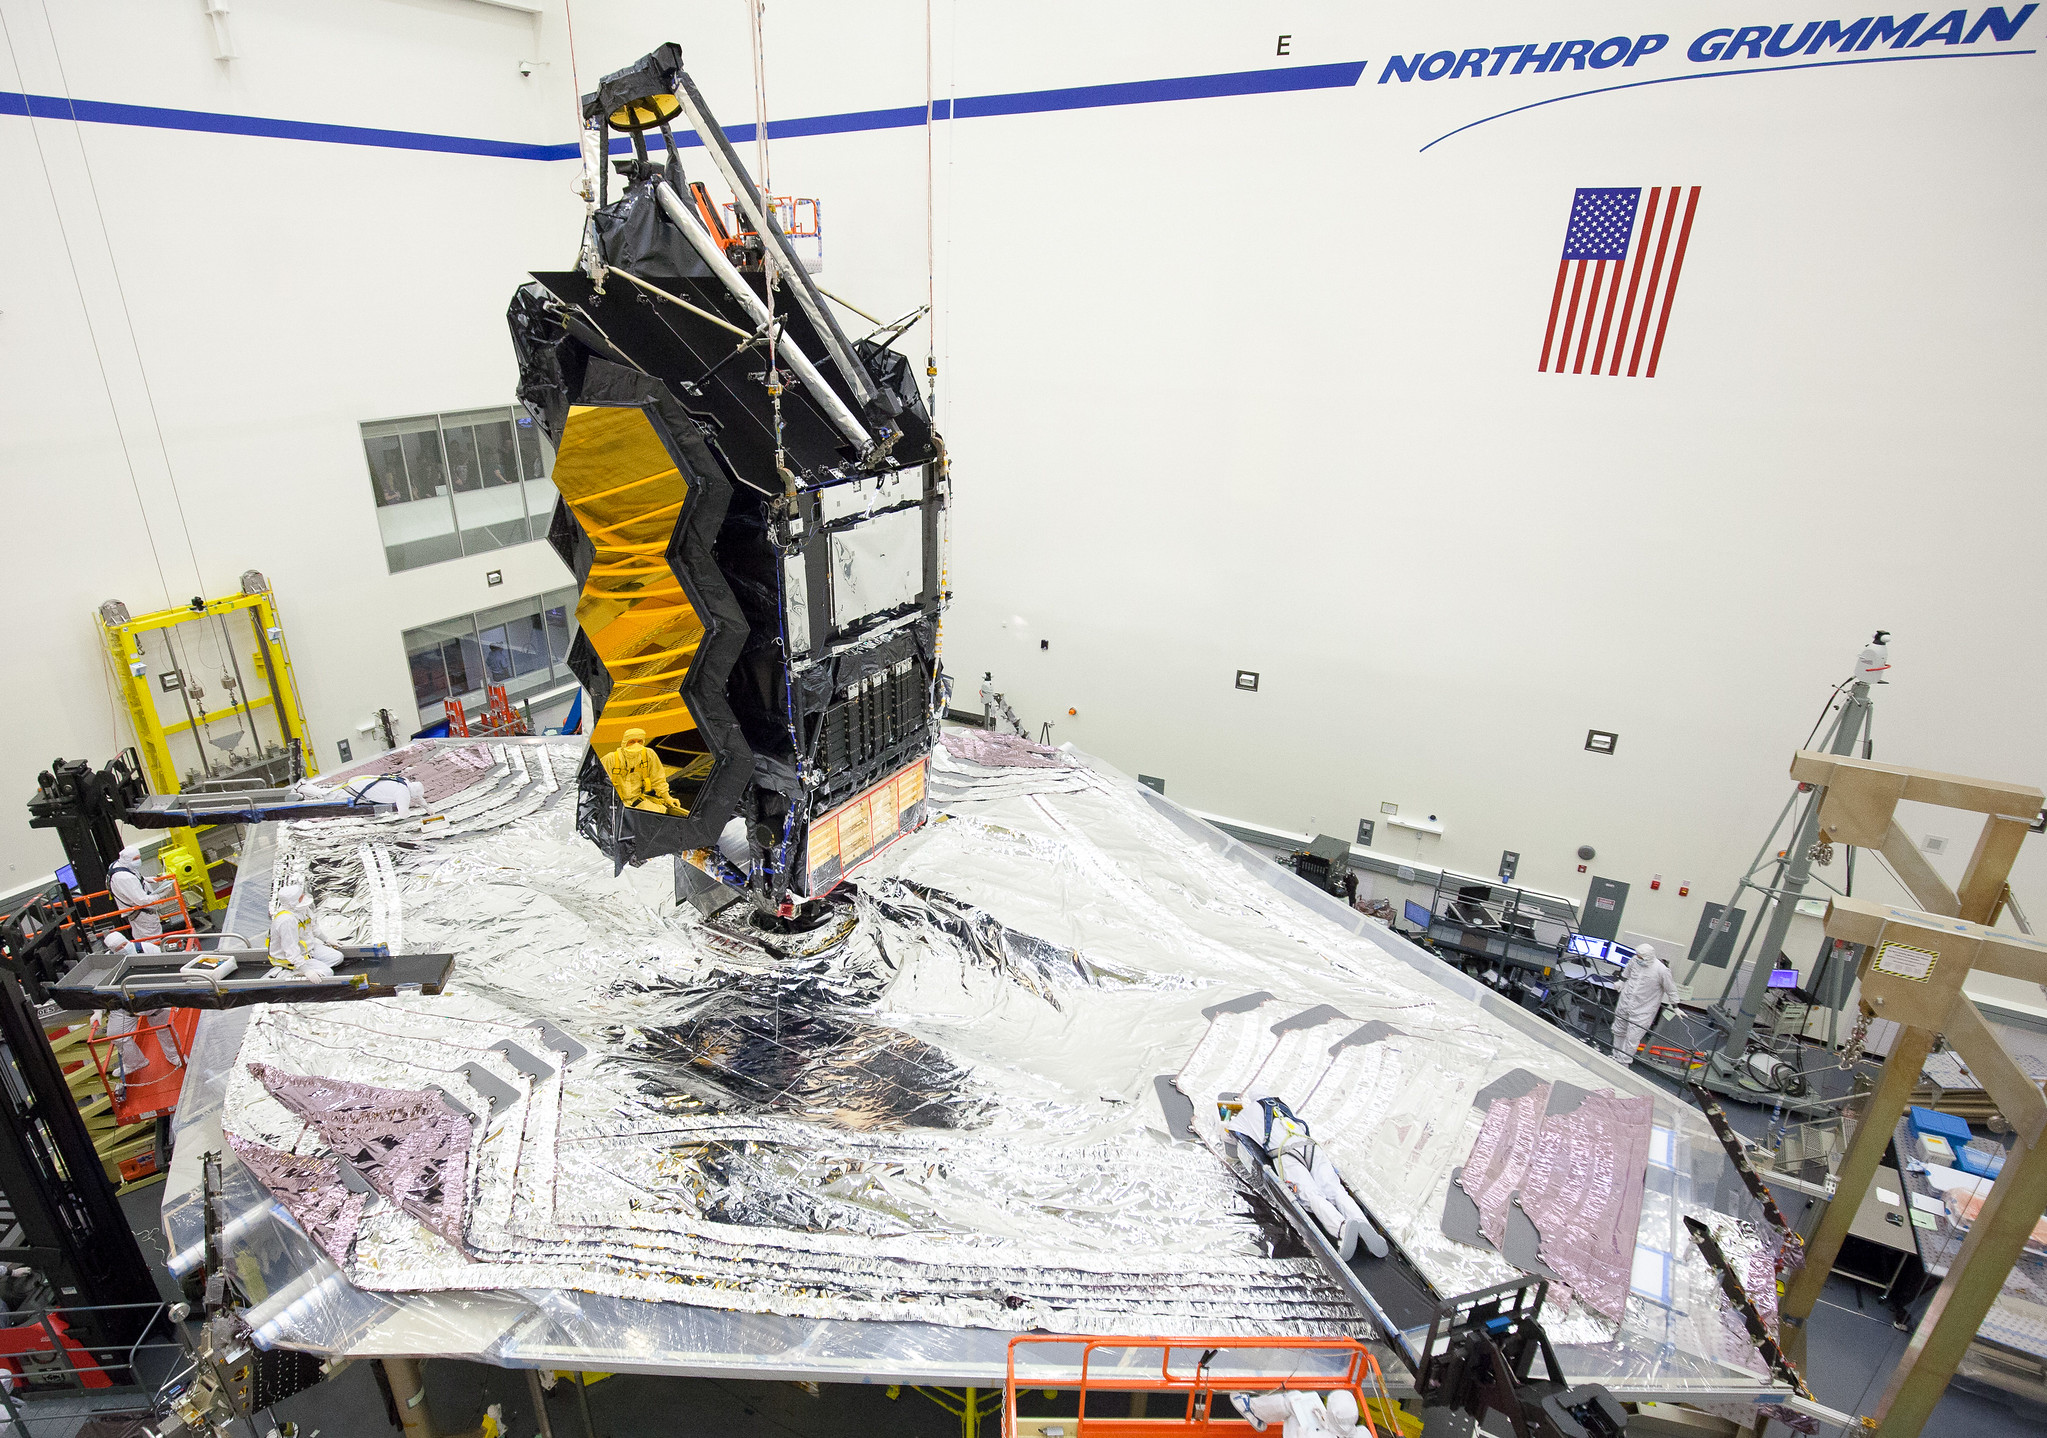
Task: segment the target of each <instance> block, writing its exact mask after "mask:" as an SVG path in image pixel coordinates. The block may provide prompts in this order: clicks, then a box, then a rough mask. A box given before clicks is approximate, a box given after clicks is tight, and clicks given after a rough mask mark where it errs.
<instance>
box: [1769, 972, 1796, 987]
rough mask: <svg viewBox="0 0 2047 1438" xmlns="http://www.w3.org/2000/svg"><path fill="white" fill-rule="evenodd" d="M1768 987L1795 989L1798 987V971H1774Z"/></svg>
mask: <svg viewBox="0 0 2047 1438" xmlns="http://www.w3.org/2000/svg"><path fill="white" fill-rule="evenodd" d="M1768 987H1770V988H1773V989H1795V988H1797V987H1798V970H1796V969H1772V970H1770V982H1769V985H1768Z"/></svg>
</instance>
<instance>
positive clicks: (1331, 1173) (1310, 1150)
mask: <svg viewBox="0 0 2047 1438" xmlns="http://www.w3.org/2000/svg"><path fill="white" fill-rule="evenodd" d="M1216 1110H1217V1112H1219V1113H1220V1114H1221V1115H1222V1121H1223V1128H1224V1129H1225V1130H1226V1131H1228V1132H1230V1133H1232V1134H1235V1135H1236V1136H1237V1137H1239V1138H1241V1139H1244V1140H1247V1141H1248V1142H1249V1143H1250V1144H1251V1145H1252V1146H1253V1147H1254V1148H1255V1149H1256V1150H1257V1151H1258V1152H1259V1153H1260V1154H1262V1155H1263V1156H1264V1157H1265V1158H1266V1159H1267V1160H1268V1161H1269V1162H1270V1163H1271V1164H1272V1166H1273V1167H1274V1168H1276V1169H1277V1170H1279V1176H1280V1178H1282V1179H1283V1180H1285V1182H1286V1186H1287V1187H1288V1188H1290V1189H1292V1190H1293V1191H1294V1196H1295V1197H1296V1198H1298V1199H1300V1201H1301V1202H1302V1203H1303V1204H1304V1205H1305V1206H1306V1207H1307V1209H1308V1211H1309V1212H1310V1213H1312V1214H1314V1215H1315V1218H1316V1220H1317V1221H1318V1222H1319V1223H1321V1225H1322V1227H1323V1228H1324V1229H1326V1230H1327V1231H1328V1233H1329V1236H1330V1237H1331V1238H1334V1239H1336V1240H1337V1253H1338V1256H1339V1257H1340V1258H1342V1259H1343V1261H1344V1262H1346V1263H1348V1262H1350V1259H1351V1255H1352V1254H1354V1253H1356V1252H1357V1248H1358V1244H1359V1243H1361V1242H1362V1243H1363V1244H1364V1246H1365V1249H1366V1251H1367V1252H1369V1253H1370V1254H1371V1255H1372V1256H1373V1257H1374V1258H1384V1257H1385V1256H1386V1240H1385V1239H1384V1238H1383V1237H1381V1236H1380V1233H1379V1230H1378V1229H1376V1228H1374V1227H1372V1222H1371V1220H1370V1219H1368V1218H1366V1217H1365V1211H1364V1210H1363V1209H1362V1208H1360V1207H1358V1201H1357V1200H1356V1199H1354V1198H1352V1197H1351V1196H1350V1190H1349V1189H1347V1188H1345V1187H1344V1186H1343V1177H1342V1175H1340V1174H1338V1173H1337V1171H1336V1165H1335V1164H1334V1163H1332V1162H1331V1161H1330V1159H1329V1155H1328V1154H1326V1153H1324V1152H1323V1151H1322V1149H1321V1147H1320V1146H1319V1145H1318V1144H1317V1143H1316V1142H1315V1140H1314V1138H1313V1137H1311V1136H1310V1134H1309V1133H1308V1125H1307V1124H1305V1123H1303V1122H1302V1121H1301V1120H1300V1119H1298V1118H1296V1117H1295V1116H1294V1111H1293V1110H1292V1109H1290V1108H1288V1107H1287V1106H1286V1103H1285V1101H1284V1100H1282V1099H1279V1098H1275V1097H1274V1096H1272V1095H1271V1094H1268V1093H1266V1092H1265V1091H1264V1090H1262V1089H1259V1088H1256V1087H1253V1088H1252V1089H1250V1090H1249V1091H1248V1092H1246V1093H1245V1094H1244V1095H1242V1097H1241V1098H1237V1099H1221V1100H1218V1101H1217V1103H1216Z"/></svg>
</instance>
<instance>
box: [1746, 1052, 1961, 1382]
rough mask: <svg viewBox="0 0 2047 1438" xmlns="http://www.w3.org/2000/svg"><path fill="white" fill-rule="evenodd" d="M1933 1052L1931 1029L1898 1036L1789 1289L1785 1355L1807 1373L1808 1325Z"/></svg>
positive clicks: (1782, 1308) (1784, 1303)
mask: <svg viewBox="0 0 2047 1438" xmlns="http://www.w3.org/2000/svg"><path fill="white" fill-rule="evenodd" d="M1932 1047H1933V1035H1932V1034H1931V1033H1929V1032H1927V1031H1926V1030H1925V1029H1916V1028H1906V1029H1900V1030H1899V1031H1898V1041H1897V1043H1896V1044H1894V1045H1893V1046H1892V1048H1891V1056H1890V1058H1889V1059H1888V1060H1887V1061H1886V1062H1885V1063H1884V1067H1883V1073H1882V1075H1881V1076H1880V1077H1879V1078H1878V1079H1877V1084H1876V1089H1875V1091H1874V1092H1872V1093H1871V1094H1870V1096H1869V1102H1868V1104H1867V1106H1866V1107H1865V1108H1864V1109H1863V1112H1862V1123H1861V1126H1860V1127H1858V1128H1857V1129H1856V1130H1855V1137H1854V1139H1853V1140H1852V1141H1851V1142H1850V1143H1849V1145H1848V1152H1847V1154H1846V1156H1844V1157H1843V1158H1842V1160H1841V1172H1840V1174H1839V1176H1838V1177H1837V1179H1836V1182H1835V1185H1834V1197H1833V1199H1832V1201H1831V1202H1829V1203H1828V1205H1827V1211H1826V1213H1825V1214H1824V1215H1823V1216H1822V1217H1821V1219H1820V1226H1819V1227H1818V1228H1816V1229H1815V1230H1813V1235H1812V1237H1811V1238H1810V1239H1808V1240H1807V1241H1806V1245H1805V1267H1804V1268H1802V1269H1800V1270H1799V1272H1798V1276H1797V1277H1796V1278H1793V1279H1792V1280H1791V1283H1790V1285H1789V1286H1788V1287H1786V1288H1785V1290H1784V1297H1783V1299H1782V1300H1781V1301H1779V1303H1778V1305H1777V1311H1778V1314H1779V1315H1780V1318H1781V1320H1782V1323H1783V1328H1784V1351H1785V1352H1787V1353H1789V1354H1790V1355H1791V1360H1792V1362H1794V1363H1796V1364H1798V1365H1799V1366H1800V1367H1801V1368H1802V1367H1804V1365H1805V1320H1806V1319H1807V1318H1809V1317H1811V1316H1812V1310H1813V1305H1814V1304H1815V1303H1816V1302H1818V1300H1819V1296H1820V1290H1821V1289H1823V1288H1825V1287H1826V1283H1827V1274H1828V1273H1829V1272H1830V1271H1832V1269H1833V1267H1834V1260H1835V1259H1836V1258H1837V1257H1839V1256H1840V1253H1841V1240H1842V1239H1844V1238H1846V1237H1847V1236H1848V1225H1849V1224H1851V1223H1853V1222H1854V1221H1855V1211H1856V1210H1857V1209H1858V1208H1860V1207H1861V1206H1862V1197H1863V1195H1864V1194H1866V1193H1867V1192H1868V1191H1869V1185H1870V1181H1871V1180H1872V1179H1874V1178H1875V1177H1876V1171H1877V1169H1878V1167H1880V1166H1881V1165H1882V1163H1883V1157H1884V1149H1885V1147H1886V1146H1887V1145H1888V1144H1889V1143H1890V1141H1891V1135H1892V1133H1894V1132H1895V1131H1896V1129H1897V1127H1898V1120H1899V1119H1900V1118H1902V1117H1904V1113H1905V1105H1906V1104H1908V1103H1910V1102H1911V1099H1912V1090H1913V1088H1914V1087H1915V1086H1916V1085H1917V1084H1918V1082H1919V1070H1920V1068H1921V1066H1922V1065H1924V1064H1925V1062H1926V1055H1927V1052H1928V1050H1930V1049H1931V1048H1932Z"/></svg>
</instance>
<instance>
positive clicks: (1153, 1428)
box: [1002, 1333, 1395, 1438]
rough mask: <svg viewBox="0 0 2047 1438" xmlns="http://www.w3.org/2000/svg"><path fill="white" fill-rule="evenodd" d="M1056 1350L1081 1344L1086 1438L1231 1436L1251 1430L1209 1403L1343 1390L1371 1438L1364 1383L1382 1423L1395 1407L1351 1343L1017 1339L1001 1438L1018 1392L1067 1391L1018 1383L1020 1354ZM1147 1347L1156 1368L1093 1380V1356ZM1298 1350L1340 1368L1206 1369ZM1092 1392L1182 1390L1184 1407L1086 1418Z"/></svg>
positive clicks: (1042, 1381)
mask: <svg viewBox="0 0 2047 1438" xmlns="http://www.w3.org/2000/svg"><path fill="white" fill-rule="evenodd" d="M1043 1344H1058V1345H1061V1346H1067V1347H1070V1346H1073V1345H1079V1346H1080V1349H1081V1352H1080V1362H1079V1370H1080V1374H1079V1376H1080V1383H1079V1393H1080V1406H1079V1413H1078V1415H1077V1417H1076V1419H1075V1428H1076V1429H1077V1430H1078V1431H1079V1432H1081V1433H1085V1434H1089V1435H1101V1438H1111V1435H1117V1434H1126V1433H1127V1434H1131V1435H1136V1434H1140V1433H1150V1434H1157V1433H1159V1432H1161V1431H1162V1428H1163V1426H1164V1425H1169V1424H1170V1425H1174V1426H1176V1427H1178V1428H1180V1429H1182V1430H1183V1431H1184V1432H1186V1433H1187V1434H1189V1435H1196V1434H1206V1433H1210V1432H1218V1431H1220V1432H1229V1433H1237V1432H1241V1431H1243V1430H1245V1429H1246V1428H1247V1427H1248V1426H1249V1425H1248V1424H1246V1423H1245V1422H1244V1421H1243V1420H1242V1419H1239V1418H1237V1417H1236V1416H1235V1415H1234V1414H1229V1413H1225V1414H1221V1415H1219V1414H1217V1412H1216V1410H1215V1400H1216V1398H1217V1396H1218V1395H1220V1394H1223V1393H1228V1392H1273V1391H1279V1390H1285V1391H1294V1392H1310V1393H1333V1392H1338V1391H1343V1392H1348V1393H1350V1394H1351V1396H1352V1397H1353V1398H1354V1399H1355V1400H1356V1402H1357V1405H1358V1416H1359V1419H1360V1421H1361V1422H1362V1423H1363V1424H1364V1425H1365V1429H1366V1432H1367V1433H1368V1434H1371V1435H1373V1438H1377V1434H1378V1427H1377V1424H1376V1423H1375V1422H1374V1420H1373V1417H1372V1412H1373V1410H1372V1406H1371V1404H1370V1401H1369V1399H1368V1396H1367V1393H1366V1384H1367V1382H1369V1384H1370V1387H1371V1394H1370V1396H1371V1397H1372V1398H1376V1399H1378V1401H1379V1403H1380V1405H1381V1407H1380V1408H1379V1413H1380V1416H1381V1418H1387V1417H1390V1416H1391V1415H1392V1414H1393V1413H1394V1411H1395V1409H1394V1406H1393V1397H1392V1394H1391V1393H1390V1392H1389V1391H1388V1390H1387V1387H1386V1382H1385V1378H1384V1376H1383V1375H1382V1374H1381V1373H1380V1371H1379V1364H1378V1361H1377V1360H1376V1359H1374V1358H1373V1357H1372V1354H1371V1352H1370V1351H1369V1350H1368V1349H1367V1348H1366V1347H1365V1345H1364V1344H1363V1343H1362V1342H1360V1341H1359V1340H1357V1339H1355V1338H1348V1337H1336V1338H1315V1337H1253V1338H1165V1337H1155V1336H1140V1335H1118V1336H1109V1337H1105V1336H1089V1335H1085V1334H1048V1333H1023V1334H1018V1335H1017V1336H1016V1337H1014V1338H1012V1339H1010V1341H1009V1349H1008V1360H1007V1366H1006V1372H1005V1375H1004V1386H1003V1412H1002V1432H1003V1434H1004V1438H1016V1435H1017V1433H1018V1431H1019V1430H1018V1426H1017V1425H1018V1414H1017V1406H1016V1400H1017V1395H1018V1393H1019V1392H1020V1391H1022V1390H1025V1389H1030V1388H1041V1387H1047V1386H1049V1387H1053V1388H1060V1387H1072V1386H1073V1385H1072V1384H1070V1383H1062V1382H1059V1381H1057V1380H1051V1381H1049V1382H1048V1380H1047V1379H1046V1378H1044V1377H1043V1376H1037V1377H1031V1378H1028V1379H1019V1377H1018V1375H1017V1355H1018V1352H1019V1351H1020V1350H1022V1349H1025V1348H1027V1347H1030V1346H1034V1345H1043ZM1148 1349H1158V1350H1159V1361H1158V1369H1157V1371H1156V1372H1155V1373H1152V1372H1136V1371H1135V1369H1134V1367H1133V1368H1132V1376H1128V1377H1123V1376H1107V1375H1099V1376H1098V1375H1097V1373H1096V1371H1095V1366H1094V1364H1095V1357H1096V1354H1097V1352H1098V1351H1101V1352H1104V1353H1107V1352H1118V1353H1133V1352H1143V1351H1144V1350H1148ZM1175 1349H1188V1350H1192V1351H1193V1352H1196V1353H1198V1354H1200V1357H1199V1358H1198V1359H1197V1360H1196V1361H1195V1364H1194V1368H1193V1371H1192V1372H1184V1371H1183V1372H1175V1371H1174V1369H1173V1353H1174V1350H1175ZM1246 1349H1250V1350H1260V1349H1265V1350H1271V1349H1278V1350H1300V1351H1317V1352H1323V1353H1328V1354H1330V1355H1332V1356H1341V1357H1342V1358H1343V1363H1342V1367H1341V1369H1340V1370H1338V1369H1332V1370H1331V1371H1328V1372H1323V1373H1313V1372H1308V1373H1301V1372H1295V1373H1289V1374H1284V1375H1281V1374H1236V1375H1232V1376H1229V1377H1218V1376H1216V1375H1214V1374H1212V1373H1211V1372H1210V1371H1209V1365H1210V1364H1211V1362H1213V1360H1214V1359H1215V1357H1216V1355H1217V1354H1219V1353H1225V1352H1230V1351H1239V1350H1246ZM1091 1390H1092V1391H1097V1392H1105V1393H1109V1392H1121V1393H1132V1392H1146V1393H1156V1392H1161V1391H1163V1392H1166V1393H1175V1392H1184V1393H1185V1394H1186V1395H1187V1401H1186V1407H1185V1410H1184V1412H1183V1414H1182V1415H1181V1416H1180V1417H1179V1418H1177V1419H1176V1418H1174V1417H1171V1416H1167V1415H1164V1414H1160V1415H1156V1416H1153V1415H1147V1416H1145V1417H1143V1418H1136V1417H1102V1416H1094V1417H1090V1416H1089V1414H1088V1411H1087V1395H1088V1393H1089V1392H1090V1391H1091Z"/></svg>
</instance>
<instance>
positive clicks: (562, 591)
mask: <svg viewBox="0 0 2047 1438" xmlns="http://www.w3.org/2000/svg"><path fill="white" fill-rule="evenodd" d="M556 608H559V609H561V610H563V612H564V615H565V617H566V619H567V636H566V638H565V640H564V641H563V644H562V657H561V658H559V659H557V658H555V657H554V646H553V642H552V636H551V634H550V632H549V627H548V623H547V615H548V611H549V610H550V609H556ZM484 619H489V620H490V623H489V624H484V623H482V621H483V620H484ZM526 619H532V620H537V621H538V623H537V624H536V625H535V626H534V629H535V632H536V633H537V634H538V635H539V639H540V648H539V651H538V653H539V657H540V660H541V662H540V663H539V664H538V665H536V666H534V667H533V668H531V669H529V670H527V671H526V673H525V674H520V673H519V672H518V658H517V655H518V653H519V651H517V650H516V649H514V648H513V646H512V645H511V643H510V635H509V632H508V633H507V636H506V642H505V643H504V644H503V645H502V646H501V647H502V649H503V651H504V653H505V655H506V657H507V660H508V662H509V665H510V668H511V670H512V673H511V674H510V675H508V676H507V677H506V678H505V679H502V680H499V679H493V678H491V677H490V646H489V645H488V644H487V643H486V642H485V640H484V637H483V636H484V633H485V631H486V630H493V629H499V628H504V627H506V626H509V625H512V624H515V623H518V622H520V621H521V620H526ZM577 627H578V626H577V623H576V589H575V586H574V585H562V586H559V587H557V588H554V589H547V590H543V591H541V592H540V593H539V594H533V595H528V596H527V597H526V598H524V599H511V600H504V601H501V602H499V603H497V604H491V605H487V606H485V607H484V608H482V609H474V610H471V611H470V612H469V613H467V614H456V615H452V616H450V617H449V618H447V619H439V620H432V621H429V622H428V623H425V624H416V625H413V626H412V627H411V628H409V629H405V630H401V631H400V632H399V636H398V642H399V643H400V644H401V645H402V646H403V647H404V650H405V667H406V673H407V675H408V676H413V675H415V674H416V672H417V667H418V666H419V665H420V664H422V663H424V662H429V661H430V662H433V663H437V664H438V665H439V666H440V669H441V678H442V682H443V684H449V685H451V684H452V683H453V680H452V676H451V673H450V670H449V668H448V665H447V661H446V658H445V654H446V650H447V646H448V645H450V644H459V645H462V646H463V654H464V661H465V670H466V668H467V665H468V662H469V661H470V659H471V658H472V657H473V660H474V664H475V673H474V674H473V675H467V674H465V677H470V678H473V679H474V680H475V685H474V687H473V688H469V689H465V690H463V691H462V692H461V693H459V694H456V693H443V694H442V695H441V696H440V697H439V698H436V699H433V700H421V699H420V697H419V696H420V689H419V684H418V681H417V679H416V678H415V679H414V682H413V689H412V697H413V706H414V708H415V709H416V710H417V711H418V715H419V721H420V726H421V727H422V728H425V727H430V726H431V725H433V724H435V723H438V722H439V721H440V719H441V718H442V717H443V716H444V715H445V713H446V709H445V707H444V706H445V704H446V703H447V701H448V700H451V699H452V700H454V701H455V702H456V703H458V704H460V705H461V706H462V707H463V710H464V711H465V712H466V711H468V710H469V709H470V708H472V707H473V706H474V705H476V704H477V703H479V702H480V701H481V700H482V698H483V694H484V690H485V687H486V686H487V685H491V684H503V685H504V686H505V692H506V694H507V696H508V697H510V698H512V699H515V700H516V699H520V698H523V697H525V696H527V695H530V694H537V693H541V692H543V691H545V690H550V689H555V688H559V687H560V686H561V685H563V684H581V682H582V681H581V680H579V679H578V678H576V676H575V674H574V672H573V671H571V670H570V668H569V666H568V655H569V650H570V646H571V645H572V644H573V643H574V641H575V637H576V630H577ZM416 636H425V638H419V639H417V640H416ZM428 639H430V640H431V642H430V643H429V642H427V641H428ZM416 642H417V643H418V644H420V645H421V646H422V647H417V648H416V647H415V643H416ZM535 675H538V676H540V677H538V678H534V676H535ZM527 681H530V682H527ZM515 689H516V691H517V692H514V690H515Z"/></svg>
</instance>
